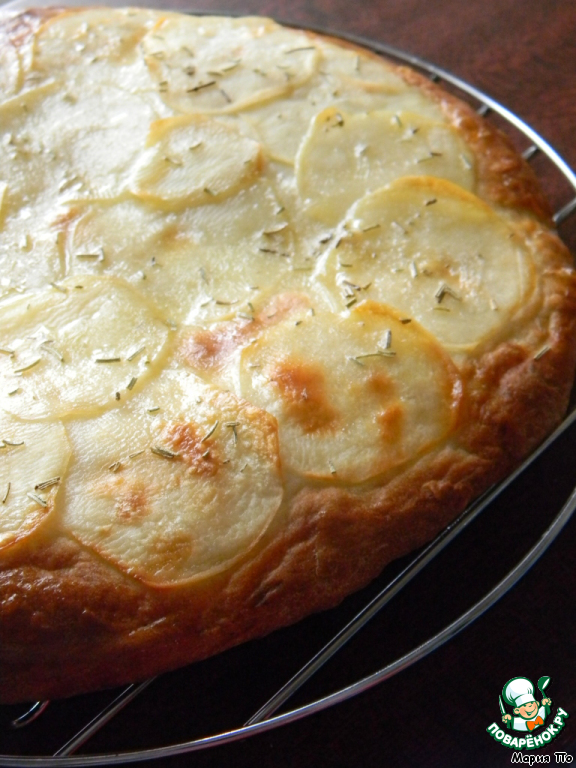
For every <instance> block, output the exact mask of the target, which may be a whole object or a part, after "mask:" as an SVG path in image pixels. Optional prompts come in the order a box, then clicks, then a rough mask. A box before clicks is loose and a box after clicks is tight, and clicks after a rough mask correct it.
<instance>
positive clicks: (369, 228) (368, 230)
mask: <svg viewBox="0 0 576 768" xmlns="http://www.w3.org/2000/svg"><path fill="white" fill-rule="evenodd" d="M373 229H380V224H372V225H371V226H369V227H364V229H363V230H362V232H370V231H371V230H373Z"/></svg>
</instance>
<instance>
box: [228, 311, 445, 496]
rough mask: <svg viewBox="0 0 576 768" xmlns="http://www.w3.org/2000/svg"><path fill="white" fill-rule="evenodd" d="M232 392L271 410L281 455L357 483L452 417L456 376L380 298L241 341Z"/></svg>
mask: <svg viewBox="0 0 576 768" xmlns="http://www.w3.org/2000/svg"><path fill="white" fill-rule="evenodd" d="M240 366H241V367H240V391H241V394H242V396H243V397H246V398H247V399H248V400H249V401H250V402H253V403H255V404H256V405H259V406H260V407H261V408H265V409H266V410H267V411H269V412H270V413H272V414H273V415H274V416H276V418H277V419H278V425H279V432H280V445H281V456H282V461H283V463H285V464H286V465H287V466H288V467H290V468H291V469H293V470H294V471H296V472H298V473H301V474H303V475H307V476H310V477H316V478H322V479H326V480H336V481H342V482H349V483H360V482H362V481H365V480H368V479H369V478H371V477H374V476H375V475H378V474H381V473H383V472H386V471H387V470H389V469H391V468H392V467H394V466H396V465H398V464H400V463H402V462H404V461H407V460H409V459H412V458H414V457H415V456H416V455H417V454H418V453H419V452H420V451H422V450H424V449H425V448H428V447H429V446H430V445H432V444H433V443H434V442H436V441H437V440H440V439H441V438H443V437H444V436H445V435H446V434H447V433H448V432H449V430H450V428H451V427H452V425H453V422H454V417H455V412H456V409H457V405H458V403H459V397H460V383H459V379H458V375H457V373H456V370H455V368H454V367H453V365H452V364H451V362H450V360H449V358H448V357H447V355H446V354H445V353H444V352H443V350H442V348H441V347H440V346H439V345H438V344H437V343H436V342H435V341H434V340H433V339H432V338H431V337H430V336H429V335H428V334H427V333H426V332H425V331H423V330H422V329H421V328H420V327H419V326H418V325H417V324H416V323H408V324H403V323H402V321H401V318H400V317H399V316H398V315H397V313H396V312H395V311H394V310H393V309H390V308H388V307H385V306H384V305H375V304H369V305H365V306H363V307H360V308H358V309H357V310H355V311H353V312H352V313H351V314H350V315H349V316H347V317H343V316H341V315H333V314H332V313H328V312H323V313H316V314H315V315H314V316H308V317H307V318H306V319H304V320H301V321H297V322H294V321H293V320H292V319H290V320H286V321H284V322H282V323H279V324H278V325H276V326H274V327H271V328H269V329H268V330H267V331H265V332H264V333H263V334H262V336H261V337H260V338H259V339H258V340H257V341H256V342H255V343H253V344H251V345H250V346H248V347H246V348H245V349H244V351H243V353H242V356H241V363H240Z"/></svg>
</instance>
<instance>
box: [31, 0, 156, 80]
mask: <svg viewBox="0 0 576 768" xmlns="http://www.w3.org/2000/svg"><path fill="white" fill-rule="evenodd" d="M155 20H156V15H155V14H154V12H153V11H147V10H143V9H136V8H119V9H116V10H111V9H109V8H87V9H82V10H79V11H77V10H73V11H69V12H64V13H61V14H58V15H56V16H54V17H53V18H50V19H48V20H47V21H45V22H44V23H43V24H42V25H41V27H40V29H39V30H38V31H37V33H36V34H35V36H34V41H33V47H32V63H31V67H30V72H31V75H32V76H33V77H34V78H36V79H39V78H45V77H54V75H55V74H56V75H58V73H60V72H66V73H67V81H68V82H72V81H73V82H74V83H76V84H81V83H87V84H88V85H89V87H90V88H92V87H94V84H95V83H109V84H115V85H117V86H119V87H122V88H125V89H126V90H128V89H130V90H143V89H145V88H146V89H148V90H150V78H149V75H148V70H147V67H146V64H145V62H144V58H143V56H142V54H141V51H140V47H139V43H140V41H141V39H142V37H143V36H144V35H145V34H146V32H147V30H149V29H150V28H151V27H152V26H153V24H154V23H155Z"/></svg>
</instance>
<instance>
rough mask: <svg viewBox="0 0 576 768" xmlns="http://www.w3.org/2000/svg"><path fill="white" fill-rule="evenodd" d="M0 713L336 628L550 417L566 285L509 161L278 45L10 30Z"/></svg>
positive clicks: (425, 86)
mask: <svg viewBox="0 0 576 768" xmlns="http://www.w3.org/2000/svg"><path fill="white" fill-rule="evenodd" d="M0 125H1V126H2V127H1V134H0V264H1V275H0V408H1V411H0V430H1V432H0V440H1V444H0V680H1V684H0V700H2V701H3V702H15V701H20V700H29V699H44V698H54V697H62V696H69V695H73V694H77V693H81V692H84V691H90V690H95V689H98V688H103V687H107V686H114V685H118V684H120V683H124V682H128V681H134V680H138V679H141V678H144V677H147V676H150V675H153V674H157V673H159V672H162V671H164V670H168V669H173V668H175V667H177V666H181V665H183V664H187V663H189V662H192V661H196V660H199V659H202V658H205V657H207V656H209V655H211V654H214V653H217V652H219V651H222V650H224V649H226V648H228V647H230V646H232V645H234V644H237V643H240V642H242V641H245V640H247V639H250V638H254V637H257V636H260V635H263V634H264V633H267V632H269V631H271V630H273V629H276V628H278V627H281V626H283V625H286V624H288V623H290V622H294V621H297V620H298V619H300V618H302V617H303V616H305V615H307V614H309V613H310V612H312V611H318V610H322V609H326V608H329V607H331V606H334V605H335V604H337V603H338V602H339V601H341V600H342V599H343V598H344V597H345V596H346V595H347V594H349V593H350V592H351V591H353V590H355V589H358V588H360V587H362V586H363V585H365V584H366V583H368V581H369V580H370V579H372V578H374V577H375V576H376V575H377V574H378V573H379V572H380V571H381V570H382V568H383V567H384V566H385V565H386V564H387V563H388V562H390V561H391V560H392V559H393V558H397V557H399V556H401V555H403V554H405V553H407V552H409V551H410V550H412V549H414V548H415V547H418V546H421V545H422V544H424V543H425V542H427V541H429V540H430V539H431V538H432V537H433V536H434V535H435V534H436V533H438V532H439V531H440V530H441V529H442V528H443V527H444V526H445V525H446V524H447V523H448V522H449V521H451V520H453V519H454V517H455V516H456V515H457V514H458V513H459V512H460V511H461V510H463V509H464V508H465V506H466V505H467V504H468V503H469V502H470V501H471V500H473V499H474V497H475V496H477V495H478V494H479V493H480V492H481V491H483V490H484V489H486V488H487V487H488V486H489V485H490V484H491V483H493V482H495V481H497V480H498V479H499V478H501V477H503V476H504V475H505V474H506V473H508V472H509V471H510V470H511V469H512V468H513V467H514V466H515V465H517V464H518V462H519V461H520V460H521V459H522V457H524V456H525V455H526V454H527V453H528V452H529V451H530V450H531V449H532V448H534V447H535V446H536V445H537V444H538V442H539V441H540V440H541V439H542V438H543V437H544V436H545V435H546V434H547V433H548V432H549V431H550V430H551V429H552V427H553V426H554V425H555V424H556V423H557V422H558V420H559V419H560V418H561V416H562V413H563V411H564V409H565V407H566V403H567V398H568V393H569V390H570V386H571V380H572V375H573V368H574V362H575V341H574V340H575V334H574V330H575V329H574V323H575V318H576V306H575V297H576V284H575V279H574V273H573V270H572V262H571V258H570V255H569V254H568V252H567V251H566V249H565V247H564V246H563V245H562V243H561V242H560V240H559V239H558V238H557V236H556V235H555V233H554V232H553V230H552V226H551V219H550V213H549V210H548V207H547V204H546V201H545V200H544V198H543V196H542V193H541V192H540V190H539V188H538V185H537V183H536V181H535V178H534V177H533V175H532V172H531V170H530V169H529V168H528V166H527V165H526V163H525V162H524V161H523V160H522V159H521V158H520V157H519V156H518V154H517V153H516V152H515V150H514V149H513V148H512V146H511V144H510V143H509V141H508V140H507V139H506V138H505V137H504V136H503V135H502V134H501V133H499V132H498V131H497V130H496V129H494V128H493V127H491V126H490V125H489V124H488V123H486V122H484V121H483V120H482V119H481V118H480V117H478V116H477V115H476V113H475V112H474V111H473V110H472V109H471V108H470V107H468V106H467V105H465V104H463V103H462V102H460V101H458V100H456V99H455V98H454V97H452V96H450V95H448V94H446V93H444V92H443V91H442V90H441V89H439V88H438V87H437V86H436V85H434V84H432V83H430V82H428V81H427V80H425V79H424V78H423V77H422V76H420V75H418V74H416V73H414V72H412V71H409V70H406V69H404V68H401V67H396V66H394V65H392V64H389V63H386V62H384V61H383V60H381V59H380V58H379V57H377V56H375V55H373V54H371V53H369V52H367V51H364V50H361V49H359V48H356V47H353V46H350V45H348V44H344V43H341V42H339V41H337V40H334V39H329V38H325V37H322V36H319V35H315V34H311V33H308V32H306V31H298V30H291V29H285V28H282V27H280V26H278V25H277V24H275V23H274V22H272V21H270V20H268V19H262V18H247V19H226V18H219V17H199V18H194V17H190V16H182V15H178V14H175V13H167V12H156V11H148V10H137V9H129V10H110V9H106V8H97V9H82V10H78V9H75V10H65V11H61V10H48V11H33V12H30V13H26V14H23V15H21V16H19V17H17V18H15V19H13V20H12V21H10V22H7V23H5V24H4V26H3V27H2V28H1V30H0Z"/></svg>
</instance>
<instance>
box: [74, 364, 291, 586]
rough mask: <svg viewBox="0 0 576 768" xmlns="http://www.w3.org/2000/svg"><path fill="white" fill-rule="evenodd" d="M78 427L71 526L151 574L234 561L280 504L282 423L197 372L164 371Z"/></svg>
mask: <svg viewBox="0 0 576 768" xmlns="http://www.w3.org/2000/svg"><path fill="white" fill-rule="evenodd" d="M69 431H70V436H71V438H70V439H71V442H72V445H73V448H74V455H75V457H76V459H75V462H74V463H73V465H72V466H71V468H70V474H69V480H68V483H67V487H66V504H65V510H64V516H63V521H64V525H65V527H67V528H68V529H69V530H70V532H71V533H73V535H74V536H76V537H77V538H78V539H79V540H80V541H81V542H82V543H83V544H84V545H86V546H88V547H92V548H93V549H95V550H96V551H97V552H98V553H99V554H100V555H101V556H102V557H105V558H106V559H108V560H110V561H112V562H113V563H115V564H116V565H117V566H118V567H119V568H121V569H123V570H125V571H126V572H127V573H130V574H131V575H133V576H135V577H137V578H139V579H142V580H143V581H146V582H150V583H154V584H170V583H174V582H178V581H182V580H187V579H192V578H199V577H202V576H206V575H208V574H210V573H213V572H215V571H218V570H221V569H223V568H225V567H227V566H229V565H230V564H231V563H232V562H233V561H234V560H235V559H236V558H238V557H240V556H242V555H244V554H245V553H246V552H247V551H248V550H249V549H250V547H252V546H253V545H254V544H255V542H256V541H257V540H258V539H259V537H260V536H261V535H262V533H263V532H264V530H265V529H266V527H267V526H268V523H269V522H270V520H271V518H272V516H273V515H274V514H275V512H276V511H277V510H278V507H279V505H280V502H281V499H282V493H283V491H282V482H281V477H280V468H279V460H278V443H277V429H276V424H275V422H274V419H273V418H272V417H271V416H269V415H268V414H266V413H264V412H263V411H261V410H259V409H258V408H255V407H253V406H251V405H249V404H248V403H245V402H242V401H240V400H238V399H237V398H236V397H234V395H232V394H230V393H224V392H219V391H218V390H215V389H212V388H210V387H208V386H207V385H206V384H204V383H203V382H201V381H200V380H199V379H197V378H196V377H195V376H193V375H192V374H186V373H183V372H177V371H165V372H164V373H163V374H162V375H161V377H160V378H158V379H155V380H154V381H153V382H152V383H151V384H150V385H149V386H148V387H147V389H146V390H145V392H143V393H142V394H140V395H139V396H137V397H135V398H134V399H133V400H132V401H131V402H130V403H129V404H127V405H125V407H124V408H122V409H119V410H115V411H110V412H108V413H106V414H104V415H103V416H100V417H99V418H97V419H92V420H90V421H88V422H74V423H72V424H71V425H70V430H69Z"/></svg>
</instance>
